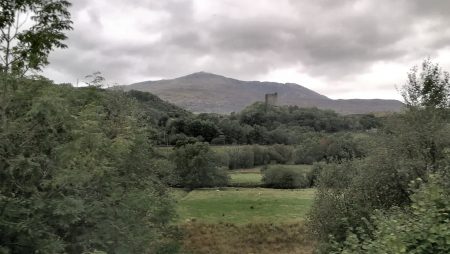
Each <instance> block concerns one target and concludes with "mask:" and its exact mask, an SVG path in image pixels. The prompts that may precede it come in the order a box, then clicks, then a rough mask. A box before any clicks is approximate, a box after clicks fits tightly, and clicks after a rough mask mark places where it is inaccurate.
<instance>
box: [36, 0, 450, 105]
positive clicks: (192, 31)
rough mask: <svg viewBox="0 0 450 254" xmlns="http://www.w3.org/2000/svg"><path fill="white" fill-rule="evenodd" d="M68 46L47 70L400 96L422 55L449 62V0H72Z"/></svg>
mask: <svg viewBox="0 0 450 254" xmlns="http://www.w3.org/2000/svg"><path fill="white" fill-rule="evenodd" d="M72 2H73V6H72V7H71V12H72V18H73V21H74V30H73V31H71V32H70V33H69V34H68V35H69V39H68V41H67V44H68V46H69V48H68V49H65V50H57V51H55V52H53V53H52V54H51V57H50V62H51V64H50V65H49V66H48V67H47V68H46V69H45V72H44V74H45V75H47V76H48V77H50V78H51V79H54V80H55V81H57V82H71V83H75V82H76V80H77V79H80V80H82V79H83V77H84V76H86V75H87V74H90V73H93V72H95V71H101V72H102V73H103V75H104V76H105V77H106V78H107V80H108V81H109V82H111V83H118V84H130V83H133V82H139V81H145V80H155V79H163V78H175V77H179V76H183V75H186V74H190V73H193V72H198V71H207V72H212V73H216V74H220V75H224V76H228V77H233V78H237V79H242V80H260V81H276V82H283V83H285V82H291V83H297V84H301V85H303V86H305V87H308V88H310V89H313V90H315V91H318V92H320V93H322V94H324V95H326V96H329V97H331V98H399V95H398V92H397V90H396V86H397V87H400V86H401V85H402V84H404V82H405V79H406V73H407V72H408V70H409V69H410V68H411V67H412V66H413V65H417V64H420V63H421V62H422V61H423V59H425V58H426V57H431V58H432V59H433V60H434V61H435V62H439V63H440V64H441V66H442V67H443V68H444V69H446V70H450V15H448V11H449V10H450V1H448V0H428V1H423V0H377V1H375V0H360V1H359V0H339V1H337V0H314V1H312V0H95V1H92V0H73V1H72Z"/></svg>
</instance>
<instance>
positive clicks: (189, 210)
mask: <svg viewBox="0 0 450 254" xmlns="http://www.w3.org/2000/svg"><path fill="white" fill-rule="evenodd" d="M178 196H179V197H180V198H179V199H178V200H177V203H178V207H177V209H178V214H179V218H178V219H179V222H181V223H183V222H190V221H195V222H202V223H233V224H237V225H242V224H248V223H278V224H282V223H295V222H302V221H303V220H304V216H305V215H306V213H307V212H308V211H309V209H310V207H311V204H312V201H313V197H314V190H313V189H303V190H276V189H265V188H224V189H199V190H194V191H191V192H189V193H186V194H185V195H182V194H178Z"/></svg>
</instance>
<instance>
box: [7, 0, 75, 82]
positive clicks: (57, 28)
mask: <svg viewBox="0 0 450 254" xmlns="http://www.w3.org/2000/svg"><path fill="white" fill-rule="evenodd" d="M70 5H71V4H70V2H68V1H66V0H7V1H0V70H1V72H4V73H12V74H15V75H19V76H22V75H24V74H25V73H26V72H27V71H29V70H37V71H38V70H41V69H42V67H43V66H45V65H47V64H48V55H49V54H50V52H51V51H52V50H53V49H55V48H66V47H67V46H66V44H64V43H63V41H64V40H65V39H66V38H67V36H66V35H65V34H64V32H65V31H67V30H71V29H72V21H71V19H70V13H69V11H68V8H69V7H70Z"/></svg>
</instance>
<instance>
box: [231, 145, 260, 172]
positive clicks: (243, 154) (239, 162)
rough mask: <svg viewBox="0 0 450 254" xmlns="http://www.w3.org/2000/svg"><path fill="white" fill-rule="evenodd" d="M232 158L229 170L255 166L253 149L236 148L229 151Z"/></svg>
mask: <svg viewBox="0 0 450 254" xmlns="http://www.w3.org/2000/svg"><path fill="white" fill-rule="evenodd" d="M227 151H228V155H229V158H230V164H229V169H238V168H252V167H254V166H255V158H254V154H253V149H252V147H250V146H235V147H231V148H229V149H227Z"/></svg>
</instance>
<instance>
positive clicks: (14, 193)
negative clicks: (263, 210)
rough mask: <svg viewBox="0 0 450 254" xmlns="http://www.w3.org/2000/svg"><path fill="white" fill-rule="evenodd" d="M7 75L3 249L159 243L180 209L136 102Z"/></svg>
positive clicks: (0, 217) (1, 174)
mask: <svg viewBox="0 0 450 254" xmlns="http://www.w3.org/2000/svg"><path fill="white" fill-rule="evenodd" d="M3 78H4V77H0V87H2V89H5V90H3V91H2V92H3V94H2V99H3V100H0V108H2V109H3V111H2V117H1V119H2V124H1V125H0V133H1V136H2V137H1V138H0V168H1V170H0V207H1V212H0V232H1V234H0V252H1V253H90V252H92V251H94V250H98V251H104V252H107V253H145V252H152V253H155V252H157V251H158V249H159V248H160V247H161V246H162V245H164V244H163V242H164V241H166V239H164V237H163V236H167V235H168V234H169V231H168V228H169V222H170V220H171V219H172V217H173V215H174V212H175V211H174V209H173V206H172V202H171V200H170V198H169V195H168V190H167V188H166V186H165V184H164V183H163V182H162V181H161V179H160V177H161V178H164V181H170V180H169V179H170V177H169V175H170V172H165V171H163V170H160V169H159V168H158V167H159V166H161V165H163V164H164V163H161V161H157V160H156V159H155V157H154V155H153V153H152V146H151V142H150V136H149V135H151V133H152V129H151V128H150V127H149V126H148V125H147V123H146V122H142V121H141V119H142V118H141V116H142V115H143V114H144V113H143V112H142V111H140V108H139V107H138V106H137V105H136V102H135V101H134V100H132V99H130V98H128V97H126V96H125V95H124V94H123V93H122V92H116V91H105V90H101V89H97V88H94V87H88V88H79V89H75V88H72V87H70V86H64V85H61V86H59V85H58V86H57V85H54V84H52V83H51V82H49V81H46V80H28V79H22V80H16V79H12V78H7V79H3ZM130 225H132V226H131V227H130Z"/></svg>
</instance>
